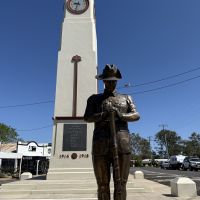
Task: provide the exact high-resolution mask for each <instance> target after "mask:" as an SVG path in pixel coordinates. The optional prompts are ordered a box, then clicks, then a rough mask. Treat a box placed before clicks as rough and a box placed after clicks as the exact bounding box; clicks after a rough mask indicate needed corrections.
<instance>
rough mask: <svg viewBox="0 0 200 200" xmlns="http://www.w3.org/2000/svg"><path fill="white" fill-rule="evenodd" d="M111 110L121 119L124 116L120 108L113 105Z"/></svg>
mask: <svg viewBox="0 0 200 200" xmlns="http://www.w3.org/2000/svg"><path fill="white" fill-rule="evenodd" d="M110 112H114V113H115V116H116V117H118V118H119V119H120V118H121V117H122V113H121V112H119V110H118V109H117V108H116V107H113V108H112V109H111V110H110Z"/></svg>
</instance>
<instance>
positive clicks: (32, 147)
mask: <svg viewBox="0 0 200 200" xmlns="http://www.w3.org/2000/svg"><path fill="white" fill-rule="evenodd" d="M28 150H29V151H36V146H29V147H28Z"/></svg>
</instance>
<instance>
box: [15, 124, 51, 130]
mask: <svg viewBox="0 0 200 200" xmlns="http://www.w3.org/2000/svg"><path fill="white" fill-rule="evenodd" d="M52 126H53V125H52V124H51V125H47V126H43V127H39V128H33V129H27V130H24V129H22V130H20V129H16V131H25V132H30V131H37V130H42V129H46V128H49V127H52Z"/></svg>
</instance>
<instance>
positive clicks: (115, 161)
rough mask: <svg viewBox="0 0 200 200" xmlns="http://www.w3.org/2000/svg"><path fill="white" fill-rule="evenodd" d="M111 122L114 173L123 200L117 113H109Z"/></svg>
mask: <svg viewBox="0 0 200 200" xmlns="http://www.w3.org/2000/svg"><path fill="white" fill-rule="evenodd" d="M109 119H110V120H109V121H110V132H111V137H112V140H113V144H112V145H113V173H114V174H115V184H116V191H117V193H118V195H119V196H120V200H122V186H121V177H120V165H119V156H118V145H117V135H116V127H115V111H110V112H109Z"/></svg>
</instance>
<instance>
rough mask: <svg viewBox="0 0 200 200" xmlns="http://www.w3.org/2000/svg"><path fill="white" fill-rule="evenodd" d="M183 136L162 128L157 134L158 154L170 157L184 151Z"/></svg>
mask: <svg viewBox="0 0 200 200" xmlns="http://www.w3.org/2000/svg"><path fill="white" fill-rule="evenodd" d="M181 141H182V139H181V137H180V136H178V134H177V133H176V132H174V131H170V130H161V131H159V132H158V133H156V135H155V142H156V143H157V145H158V147H157V150H158V154H159V155H160V156H161V157H165V158H166V157H169V156H172V155H177V154H180V153H182V151H183V148H182V145H181Z"/></svg>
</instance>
